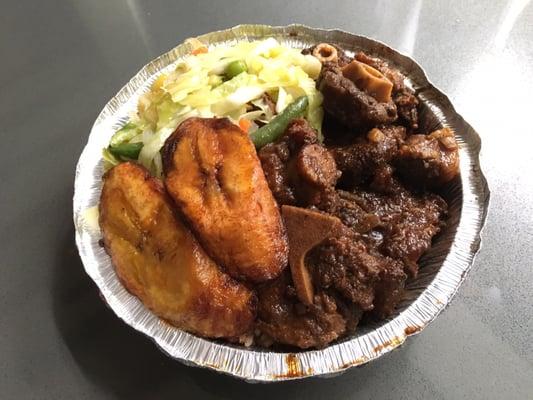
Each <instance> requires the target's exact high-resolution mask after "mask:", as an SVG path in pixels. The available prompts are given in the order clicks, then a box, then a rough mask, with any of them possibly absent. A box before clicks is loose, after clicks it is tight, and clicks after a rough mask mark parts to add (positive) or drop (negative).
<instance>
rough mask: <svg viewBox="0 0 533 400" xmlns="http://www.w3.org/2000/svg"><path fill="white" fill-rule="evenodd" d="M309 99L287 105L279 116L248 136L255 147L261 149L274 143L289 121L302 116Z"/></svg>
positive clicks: (304, 97) (300, 99) (305, 98)
mask: <svg viewBox="0 0 533 400" xmlns="http://www.w3.org/2000/svg"><path fill="white" fill-rule="evenodd" d="M308 105H309V99H308V98H307V96H301V97H298V98H297V99H296V100H295V101H294V102H293V103H291V104H289V105H288V106H287V107H286V108H285V110H283V112H282V113H281V114H278V115H276V116H275V117H274V119H273V120H272V121H270V122H269V123H268V124H266V125H264V126H262V127H261V128H259V129H258V130H256V131H255V132H254V133H252V134H251V135H250V138H251V139H252V142H254V144H255V147H257V148H261V147H263V146H264V145H265V144H268V143H271V142H274V141H275V140H276V139H278V138H279V137H280V136H281V135H283V132H285V129H287V126H288V125H289V123H290V122H291V121H293V120H294V119H296V118H298V117H301V116H302V115H304V113H305V111H306V109H307V106H308Z"/></svg>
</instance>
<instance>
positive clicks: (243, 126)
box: [239, 118, 252, 133]
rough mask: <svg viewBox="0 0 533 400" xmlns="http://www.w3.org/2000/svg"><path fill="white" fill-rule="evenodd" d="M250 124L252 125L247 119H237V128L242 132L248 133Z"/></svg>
mask: <svg viewBox="0 0 533 400" xmlns="http://www.w3.org/2000/svg"><path fill="white" fill-rule="evenodd" d="M250 126H252V123H251V122H250V120H249V119H246V118H241V119H240V120H239V128H241V129H242V130H243V131H244V132H246V133H248V131H249V130H250Z"/></svg>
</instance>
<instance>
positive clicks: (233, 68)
mask: <svg viewBox="0 0 533 400" xmlns="http://www.w3.org/2000/svg"><path fill="white" fill-rule="evenodd" d="M246 71H248V68H247V67H246V63H245V62H244V61H241V60H236V61H232V62H230V63H229V64H228V66H227V67H226V70H225V71H224V74H225V75H226V78H228V79H231V78H233V77H235V76H237V75H239V74H240V73H241V72H246Z"/></svg>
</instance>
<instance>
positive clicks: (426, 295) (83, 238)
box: [73, 24, 490, 382]
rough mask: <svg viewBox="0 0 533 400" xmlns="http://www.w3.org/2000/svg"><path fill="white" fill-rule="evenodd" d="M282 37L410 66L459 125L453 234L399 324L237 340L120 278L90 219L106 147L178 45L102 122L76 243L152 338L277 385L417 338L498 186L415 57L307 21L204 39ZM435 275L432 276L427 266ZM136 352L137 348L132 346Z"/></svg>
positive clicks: (77, 200) (190, 358)
mask: <svg viewBox="0 0 533 400" xmlns="http://www.w3.org/2000/svg"><path fill="white" fill-rule="evenodd" d="M268 36H274V37H277V38H279V39H281V40H282V42H283V43H285V44H288V45H291V46H295V47H302V46H305V45H309V44H313V43H317V42H323V41H324V42H333V43H337V44H340V45H341V46H343V47H345V48H348V49H350V48H351V49H354V50H355V49H364V50H365V51H368V52H370V53H373V54H376V55H379V56H381V57H384V58H385V59H387V60H388V61H389V62H392V64H394V65H395V66H396V67H398V68H400V70H401V71H402V72H404V73H405V74H406V75H407V77H408V78H409V81H410V82H411V84H412V86H413V87H414V88H415V89H416V90H417V92H418V93H419V95H420V97H421V98H422V103H423V104H424V107H425V109H426V113H428V114H430V115H431V116H430V117H428V118H429V120H430V121H431V120H432V119H433V120H434V121H432V122H430V124H434V125H435V126H440V125H445V126H450V127H451V128H453V129H454V131H455V133H456V137H457V139H458V142H459V145H460V150H459V151H460V160H461V161H460V162H461V164H460V168H461V176H460V178H458V179H457V181H456V182H455V184H454V186H453V187H452V188H451V189H450V191H449V195H450V196H451V198H452V199H455V200H454V201H453V202H452V203H457V205H456V206H454V207H451V208H453V209H454V210H455V211H453V210H452V211H453V212H452V211H451V214H454V216H453V218H454V221H455V222H454V229H453V232H447V233H446V234H444V235H442V236H443V237H441V238H440V239H438V240H437V242H438V244H437V245H435V246H433V247H432V248H431V249H430V250H429V251H428V254H426V255H425V256H424V261H423V262H422V265H424V264H427V265H425V266H424V268H423V269H421V275H422V276H421V277H419V278H418V279H417V280H415V281H413V282H411V283H410V284H409V286H408V288H409V291H410V293H411V299H408V300H407V302H405V304H403V305H401V306H400V309H399V311H398V312H397V313H396V314H395V315H394V316H393V317H392V318H391V319H389V320H387V321H385V322H382V323H380V324H376V325H375V326H370V327H366V328H363V329H361V330H359V331H358V332H356V333H355V335H354V336H353V337H350V338H347V339H344V340H342V341H340V342H337V343H334V344H332V345H330V346H328V347H326V348H324V349H321V350H311V351H301V352H295V353H282V352H271V351H267V350H261V349H254V348H246V347H243V346H233V345H229V344H226V343H222V342H217V341H211V340H208V339H204V338H200V337H196V336H194V335H192V334H189V333H186V332H183V331H181V330H179V329H178V328H176V327H173V326H171V325H169V324H168V323H166V322H164V321H162V320H160V319H159V318H158V317H156V316H155V315H154V314H153V313H152V312H150V311H149V310H147V309H146V308H145V307H144V306H143V305H142V303H141V302H140V301H139V300H138V299H137V298H136V297H134V296H133V295H131V294H129V293H128V292H127V291H126V290H125V288H124V287H123V286H122V284H121V283H120V282H119V280H118V278H117V276H116V274H115V272H114V269H113V267H112V265H111V261H110V258H109V256H108V255H107V254H106V253H105V251H104V250H103V249H102V248H101V247H100V246H99V240H100V238H101V234H100V232H99V231H98V230H95V229H94V227H91V226H90V225H89V224H88V223H87V221H86V219H85V210H86V209H88V208H90V207H92V206H95V205H97V204H98V199H99V195H100V191H101V177H102V174H103V168H102V163H101V161H100V158H101V157H100V154H101V149H102V148H103V147H105V146H106V144H107V143H108V140H109V138H110V136H111V134H112V133H113V131H114V130H115V129H117V128H118V127H119V126H121V125H122V124H123V123H124V122H125V121H126V120H127V116H128V112H129V111H131V110H132V109H134V107H135V105H136V102H137V98H138V96H139V95H140V94H142V93H143V92H144V91H146V90H147V88H148V86H149V84H150V83H151V82H152V81H153V80H154V79H155V77H156V76H157V75H158V74H159V73H160V72H162V71H163V70H164V69H165V68H170V66H171V65H172V64H173V63H174V62H175V61H176V60H178V59H179V58H181V57H183V56H184V55H186V54H187V52H188V47H187V45H185V44H181V45H178V46H177V47H175V48H174V49H172V50H170V51H169V52H167V53H165V54H163V55H161V56H160V57H158V58H156V59H155V60H153V61H151V62H150V63H148V64H147V65H146V66H144V67H143V68H142V69H141V70H140V71H139V72H138V73H137V74H136V75H135V76H134V77H133V78H132V79H131V80H130V81H129V82H128V83H127V84H126V85H125V86H124V87H123V88H122V89H121V90H120V91H119V92H118V93H117V94H116V95H115V96H114V97H113V98H112V99H111V100H110V101H109V102H108V103H107V104H106V106H105V107H104V108H103V110H102V111H101V113H100V115H99V116H98V118H97V119H96V121H95V123H94V125H93V127H92V129H91V133H90V135H89V139H88V143H87V145H86V147H85V148H84V150H83V152H82V154H81V156H80V159H79V161H78V165H77V167H76V176H75V184H74V198H73V207H74V225H75V232H76V234H75V235H76V245H77V247H78V250H79V254H80V257H81V259H82V262H83V265H84V267H85V270H86V272H87V274H88V275H89V276H90V277H91V278H92V279H93V280H94V282H95V283H96V285H97V286H98V288H99V289H100V291H101V293H102V296H103V298H104V299H105V301H106V302H107V304H108V306H109V307H110V308H111V309H112V310H113V311H114V312H115V313H116V314H117V316H119V317H120V318H121V319H122V320H123V321H124V322H126V323H127V324H128V325H130V326H132V327H133V328H135V329H136V330H138V331H140V332H142V333H144V334H146V335H147V336H149V337H150V338H152V339H153V340H154V341H155V343H156V344H157V345H158V346H159V347H160V348H161V349H162V350H163V351H164V352H165V353H167V354H168V355H169V356H170V357H172V358H174V359H177V360H179V361H181V362H183V363H185V364H188V365H193V366H198V367H205V368H209V369H212V370H215V371H218V372H221V373H225V374H229V375H232V376H235V377H238V378H242V379H245V380H247V381H250V382H273V381H282V380H291V379H299V378H304V377H310V376H332V375H335V374H338V373H341V372H343V371H345V370H347V369H348V368H351V367H355V366H360V365H363V364H366V363H368V362H369V361H371V360H374V359H376V358H378V357H380V356H382V355H383V354H385V353H388V352H390V351H391V350H393V349H395V348H397V347H399V346H400V345H401V344H403V343H404V341H405V340H406V338H407V337H408V336H412V335H414V334H417V333H419V332H420V331H421V330H423V329H424V328H425V327H426V326H427V325H428V324H429V323H430V322H431V321H432V320H433V319H434V318H436V317H437V315H439V314H440V312H442V310H443V309H444V308H445V307H446V306H447V305H448V304H449V303H450V301H451V300H452V298H453V296H454V295H455V293H456V291H457V290H458V288H459V286H460V285H461V283H462V282H463V280H464V279H465V277H466V275H467V273H468V271H469V270H470V267H471V265H472V263H473V261H474V258H475V255H476V253H477V252H478V250H479V248H480V245H481V230H482V227H483V224H484V222H485V218H486V215H487V210H488V205H489V197H490V195H489V189H488V186H487V182H486V180H485V178H484V176H483V173H482V172H481V167H480V162H479V152H480V149H481V140H480V137H479V135H478V134H477V133H476V132H475V130H474V129H473V128H472V127H471V126H470V125H469V124H468V123H467V122H466V121H465V120H464V119H463V118H462V117H461V116H460V115H459V114H458V113H457V112H456V111H455V109H454V107H453V106H452V104H451V102H450V100H449V99H448V97H447V96H446V95H445V94H443V93H442V92H441V91H440V90H439V89H437V88H435V87H434V86H433V85H432V84H431V83H430V81H429V80H428V79H427V77H426V74H425V72H424V71H423V69H422V68H421V67H420V66H419V65H418V64H417V63H416V62H415V61H414V60H413V59H412V58H410V57H408V56H406V55H403V54H401V53H399V52H398V51H396V50H393V49H392V48H390V47H388V46H387V45H385V44H383V43H381V42H379V41H376V40H373V39H370V38H367V37H364V36H359V35H354V34H351V33H348V32H345V31H341V30H326V29H315V28H310V27H308V26H304V25H296V24H295V25H288V26H276V27H273V26H268V25H238V26H235V27H233V28H230V29H226V30H221V31H216V32H211V33H208V34H205V35H202V36H199V37H198V39H200V40H201V41H202V42H204V43H206V44H208V45H214V44H219V43H231V42H236V41H240V40H252V39H257V38H263V37H268ZM426 270H427V271H433V272H428V273H426V274H424V273H423V271H426ZM132 351H134V349H133V350H132Z"/></svg>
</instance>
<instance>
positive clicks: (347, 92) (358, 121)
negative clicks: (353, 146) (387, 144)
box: [317, 64, 398, 128]
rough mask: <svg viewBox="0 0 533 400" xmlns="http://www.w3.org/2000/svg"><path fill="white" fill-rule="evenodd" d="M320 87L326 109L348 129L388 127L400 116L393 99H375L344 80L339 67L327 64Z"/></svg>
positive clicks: (323, 69)
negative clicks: (383, 125)
mask: <svg viewBox="0 0 533 400" xmlns="http://www.w3.org/2000/svg"><path fill="white" fill-rule="evenodd" d="M317 87H318V90H320V92H321V93H322V95H323V96H324V100H323V107H324V110H325V111H326V112H328V113H329V114H330V115H332V116H333V117H334V118H335V119H337V120H338V121H340V122H341V123H342V124H344V125H346V126H347V127H351V128H365V127H373V126H376V125H381V124H389V123H392V122H394V121H395V120H396V118H397V117H398V115H397V110H396V105H395V104H394V103H393V102H392V100H389V101H387V102H380V101H378V100H376V99H375V98H374V97H372V96H371V95H370V94H368V93H366V92H365V91H364V90H362V89H360V88H358V87H357V85H356V84H355V83H354V82H353V81H351V80H350V79H348V78H347V77H345V76H344V75H343V72H342V70H341V68H340V67H339V66H338V65H335V64H325V65H324V66H323V67H322V71H321V73H320V76H319V78H318V82H317Z"/></svg>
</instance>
